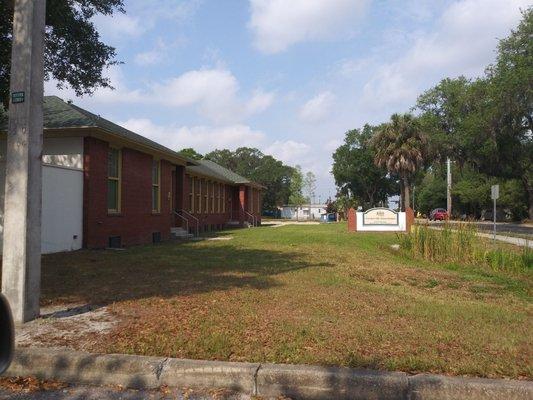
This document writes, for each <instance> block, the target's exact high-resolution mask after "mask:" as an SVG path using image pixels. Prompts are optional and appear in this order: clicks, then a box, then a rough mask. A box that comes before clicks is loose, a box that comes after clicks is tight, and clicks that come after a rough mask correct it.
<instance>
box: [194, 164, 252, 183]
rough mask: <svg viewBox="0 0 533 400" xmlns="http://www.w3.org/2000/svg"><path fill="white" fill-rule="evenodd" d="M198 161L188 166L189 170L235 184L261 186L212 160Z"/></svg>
mask: <svg viewBox="0 0 533 400" xmlns="http://www.w3.org/2000/svg"><path fill="white" fill-rule="evenodd" d="M197 163H198V164H199V165H196V166H190V167H187V171H190V172H196V173H197V174H200V175H204V176H208V177H211V178H215V179H219V180H222V181H225V182H229V183H232V184H234V185H252V186H258V187H259V186H261V185H258V184H257V183H254V182H252V181H251V180H249V179H247V178H245V177H243V176H241V175H239V174H237V173H235V172H233V171H231V170H229V169H227V168H224V167H223V166H221V165H218V164H217V163H215V162H213V161H211V160H199V161H197Z"/></svg>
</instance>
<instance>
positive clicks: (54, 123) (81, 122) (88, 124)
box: [0, 96, 196, 165]
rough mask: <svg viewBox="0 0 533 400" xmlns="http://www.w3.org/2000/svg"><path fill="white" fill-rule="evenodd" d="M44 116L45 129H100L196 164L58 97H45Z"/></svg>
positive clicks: (5, 128) (1, 129)
mask: <svg viewBox="0 0 533 400" xmlns="http://www.w3.org/2000/svg"><path fill="white" fill-rule="evenodd" d="M43 115H44V128H45V129H61V128H63V129H64V128H99V129H103V130H104V131H107V132H109V133H112V134H114V135H115V136H118V137H120V138H123V139H126V140H128V141H132V142H135V143H138V144H141V145H144V146H148V147H151V148H153V149H155V150H159V151H161V152H163V153H166V154H168V155H169V156H171V157H173V158H178V159H181V160H184V161H187V162H189V163H192V164H193V165H194V164H196V162H195V161H193V160H190V159H189V158H187V157H184V156H183V155H181V154H179V153H177V152H175V151H173V150H171V149H169V148H168V147H165V146H163V145H160V144H159V143H156V142H154V141H153V140H150V139H147V138H145V137H144V136H141V135H139V134H137V133H135V132H132V131H130V130H128V129H126V128H124V127H122V126H120V125H117V124H115V123H113V122H111V121H108V120H107V119H105V118H102V117H100V116H99V115H96V114H93V113H91V112H89V111H87V110H84V109H83V108H80V107H78V106H75V105H74V104H72V103H66V102H64V101H63V100H61V99H60V98H59V97H57V96H45V97H44V104H43ZM0 131H4V132H5V131H7V126H3V127H0Z"/></svg>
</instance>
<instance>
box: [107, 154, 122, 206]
mask: <svg viewBox="0 0 533 400" xmlns="http://www.w3.org/2000/svg"><path fill="white" fill-rule="evenodd" d="M121 160H122V153H121V151H120V150H119V149H113V148H110V149H109V151H108V153H107V211H108V212H110V213H118V212H120V199H121V175H122V173H121V172H122V171H121V169H122V166H121Z"/></svg>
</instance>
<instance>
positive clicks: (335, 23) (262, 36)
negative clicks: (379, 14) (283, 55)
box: [248, 0, 368, 54]
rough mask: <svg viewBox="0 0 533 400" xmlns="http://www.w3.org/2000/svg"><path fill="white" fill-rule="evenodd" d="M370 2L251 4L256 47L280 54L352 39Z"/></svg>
mask: <svg viewBox="0 0 533 400" xmlns="http://www.w3.org/2000/svg"><path fill="white" fill-rule="evenodd" d="M367 2H368V1H367V0H290V1H287V0H250V5H251V11H252V14H251V18H250V22H249V24H248V25H249V27H250V29H251V30H252V31H253V34H254V44H255V46H256V47H257V48H258V49H259V50H260V51H262V52H264V53H269V54H272V53H279V52H282V51H285V50H287V49H288V48H289V47H290V46H291V45H293V44H296V43H300V42H305V41H313V40H324V39H326V40H327V39H332V38H337V37H346V36H351V35H352V34H353V33H354V31H355V28H356V26H357V24H356V21H357V20H358V18H359V17H360V16H361V15H362V14H363V12H364V10H365V8H366V7H365V6H366V4H367Z"/></svg>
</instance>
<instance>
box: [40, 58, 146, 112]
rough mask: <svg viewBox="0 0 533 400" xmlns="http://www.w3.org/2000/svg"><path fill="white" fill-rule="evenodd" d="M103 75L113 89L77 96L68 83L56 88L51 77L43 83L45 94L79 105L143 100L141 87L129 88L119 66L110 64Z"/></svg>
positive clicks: (125, 102)
mask: <svg viewBox="0 0 533 400" xmlns="http://www.w3.org/2000/svg"><path fill="white" fill-rule="evenodd" d="M103 75H104V77H106V78H109V79H110V80H111V85H112V86H113V88H114V90H112V89H109V88H106V89H101V88H100V89H98V90H97V91H96V92H95V93H94V94H93V95H92V96H84V97H83V98H77V97H76V93H75V92H74V90H72V89H71V88H70V87H68V85H63V86H64V87H63V89H58V88H57V81H56V80H54V79H51V80H49V81H46V82H45V83H44V93H45V95H47V96H49V95H55V96H59V97H61V98H62V99H64V100H73V101H74V102H75V103H76V104H79V105H80V106H86V105H91V106H92V105H95V104H105V105H108V104H118V103H121V104H132V103H140V102H143V101H145V97H144V93H143V91H142V90H141V89H130V88H129V87H128V85H126V83H125V77H124V74H123V72H122V69H121V67H120V66H112V67H110V68H108V69H107V70H105V71H104V74H103Z"/></svg>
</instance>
